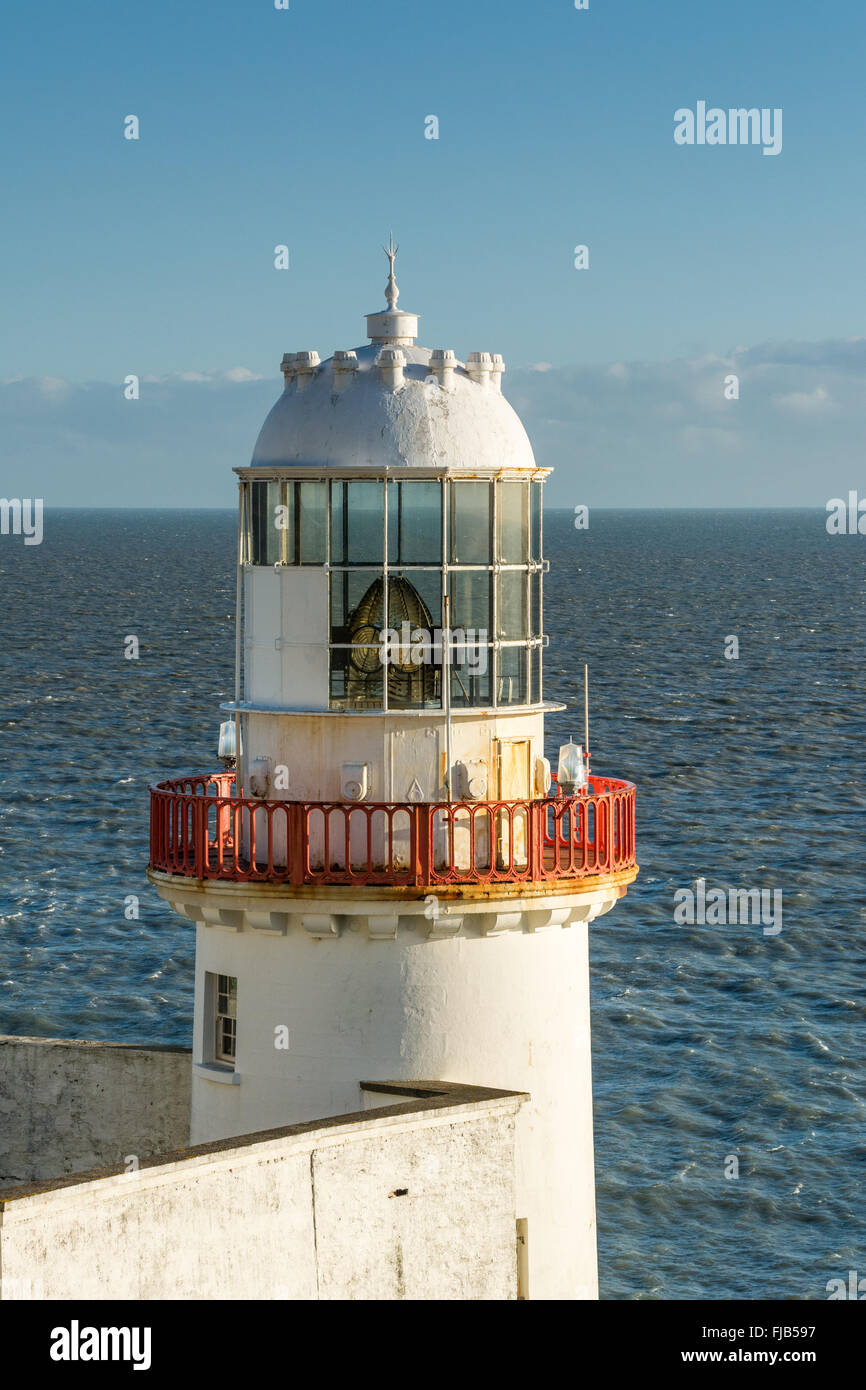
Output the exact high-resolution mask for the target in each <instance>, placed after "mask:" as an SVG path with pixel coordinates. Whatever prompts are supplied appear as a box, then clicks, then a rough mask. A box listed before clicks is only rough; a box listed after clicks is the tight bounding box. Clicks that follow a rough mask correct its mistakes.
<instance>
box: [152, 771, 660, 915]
mask: <svg viewBox="0 0 866 1390" xmlns="http://www.w3.org/2000/svg"><path fill="white" fill-rule="evenodd" d="M234 780H235V779H234V773H232V772H226V773H215V774H213V775H212V776H203V777H187V778H180V779H179V780H176V781H172V782H161V783H160V784H159V785H158V786H153V787H151V788H150V867H151V868H152V869H158V870H161V871H162V872H164V873H169V874H182V875H184V876H185V877H187V878H197V879H224V880H229V881H232V882H242V883H246V882H248V883H291V884H296V885H302V884H346V885H363V884H378V885H388V886H394V887H401V886H402V887H416V888H420V887H436V886H437V885H442V886H445V885H454V884H461V883H527V882H542V883H543V882H545V881H548V880H550V881H553V880H563V879H580V878H588V877H592V876H597V875H605V874H612V873H617V872H619V871H620V870H623V869H629V868H631V867H633V865H634V863H635V789H634V786H633V785H632V783H631V782H621V781H617V780H615V779H614V778H612V777H595V776H593V777H591V778H590V782H589V786H588V788H587V790H586V791H585V792H584V793H582V794H580V795H578V796H560V795H558V789H557V788H556V787H555V786H554V788H553V789H552V793H551V795H550V796H549V797H545V798H539V799H537V800H533V801H477V802H466V801H452V802H420V803H410V802H371V801H361V802H344V801H339V802H311V801H263V800H260V799H259V798H257V797H248V796H244V795H243V794H237V793H236V790H235V786H234Z"/></svg>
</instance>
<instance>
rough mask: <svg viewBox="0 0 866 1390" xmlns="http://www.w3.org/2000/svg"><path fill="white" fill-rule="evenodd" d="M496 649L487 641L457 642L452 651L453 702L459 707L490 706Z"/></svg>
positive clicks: (454, 706)
mask: <svg viewBox="0 0 866 1390" xmlns="http://www.w3.org/2000/svg"><path fill="white" fill-rule="evenodd" d="M492 674H493V650H492V648H491V647H488V645H487V643H486V642H478V641H475V642H467V643H466V644H465V645H464V644H462V643H460V642H456V643H454V644H453V645H452V650H451V704H452V707H453V708H455V709H465V708H470V707H477V706H479V705H490V704H492V703H493V701H492V700H491V698H490V693H491V681H492Z"/></svg>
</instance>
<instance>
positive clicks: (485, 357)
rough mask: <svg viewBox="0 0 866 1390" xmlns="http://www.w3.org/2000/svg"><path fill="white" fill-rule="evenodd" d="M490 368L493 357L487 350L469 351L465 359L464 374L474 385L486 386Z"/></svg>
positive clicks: (491, 367)
mask: <svg viewBox="0 0 866 1390" xmlns="http://www.w3.org/2000/svg"><path fill="white" fill-rule="evenodd" d="M500 360H501V359H500ZM492 370H493V358H492V357H491V356H490V353H489V352H470V354H469V356H468V357H467V359H466V375H467V376H468V377H469V379H470V381H474V382H475V384H476V386H486V385H487V383H488V381H489V380H490V374H491V372H492Z"/></svg>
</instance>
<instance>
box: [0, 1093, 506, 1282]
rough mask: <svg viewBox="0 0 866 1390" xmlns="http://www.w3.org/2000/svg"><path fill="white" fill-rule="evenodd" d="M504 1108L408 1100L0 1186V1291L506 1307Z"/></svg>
mask: <svg viewBox="0 0 866 1390" xmlns="http://www.w3.org/2000/svg"><path fill="white" fill-rule="evenodd" d="M391 1099H392V1101H393V1099H394V1098H393V1097H392V1098H391ZM520 1104H521V1098H520V1097H519V1096H506V1097H496V1098H489V1099H480V1100H475V1101H465V1100H461V1099H460V1098H459V1097H457V1098H456V1099H454V1100H453V1101H449V1102H447V1103H446V1104H445V1105H444V1106H443V1107H442V1108H432V1104H431V1102H430V1101H429V1100H428V1101H424V1100H421V1101H418V1102H414V1103H411V1104H409V1103H407V1104H405V1105H400V1106H398V1107H397V1109H396V1113H395V1111H394V1110H391V1111H389V1112H383V1111H376V1110H373V1111H371V1112H369V1114H364V1115H357V1114H356V1115H355V1116H354V1118H353V1119H352V1120H351V1121H350V1122H348V1123H346V1124H343V1125H323V1126H322V1127H320V1128H317V1129H315V1130H313V1131H307V1132H304V1133H303V1134H300V1135H298V1134H292V1133H288V1134H285V1133H284V1134H277V1135H274V1134H271V1135H266V1136H259V1137H258V1138H256V1139H254V1140H253V1141H252V1142H249V1141H246V1142H244V1143H240V1144H232V1143H230V1144H227V1145H225V1146H224V1147H222V1148H220V1149H218V1150H217V1151H213V1152H208V1153H204V1154H201V1153H190V1154H187V1155H181V1154H172V1155H167V1156H165V1157H164V1158H163V1159H160V1160H157V1161H155V1162H154V1163H153V1164H152V1165H151V1166H148V1167H144V1168H142V1169H141V1171H140V1172H138V1173H136V1174H134V1175H127V1174H123V1173H121V1174H112V1175H107V1176H100V1177H98V1178H96V1179H95V1180H93V1181H89V1182H82V1183H76V1182H72V1183H68V1182H67V1183H66V1184H65V1185H59V1186H55V1187H53V1188H51V1187H49V1188H46V1189H43V1190H40V1191H35V1192H28V1191H27V1190H23V1191H20V1192H18V1193H16V1192H15V1191H14V1190H12V1191H6V1192H5V1193H4V1192H0V1269H2V1276H3V1279H2V1284H0V1297H4V1298H8V1297H13V1298H14V1297H21V1296H25V1297H26V1296H33V1294H32V1293H31V1294H29V1295H28V1294H27V1293H24V1294H22V1293H21V1292H20V1291H21V1290H25V1289H26V1290H32V1291H33V1292H34V1293H35V1294H36V1296H37V1297H44V1298H48V1299H74V1300H75V1301H76V1302H78V1301H80V1300H81V1299H170V1298H183V1299H226V1298H228V1299H241V1298H250V1299H252V1298H256V1299H316V1298H322V1299H388V1300H390V1299H429V1300H434V1299H460V1300H480V1299H513V1298H515V1297H516V1292H517V1276H516V1258H515V1211H514V1115H515V1111H516V1110H517V1108H518V1107H519V1105H520ZM358 1105H359V1093H358V1088H357V1086H356V1088H355V1109H356V1111H357V1108H358ZM402 1189H408V1190H407V1191H406V1193H405V1195H403V1196H396V1195H392V1194H395V1193H396V1192H397V1191H399V1190H402Z"/></svg>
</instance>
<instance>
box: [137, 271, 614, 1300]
mask: <svg viewBox="0 0 866 1390" xmlns="http://www.w3.org/2000/svg"><path fill="white" fill-rule="evenodd" d="M394 254H395V252H394V248H393V245H392V246H391V247H390V248H389V251H388V255H389V260H390V275H389V279H388V285H387V290H386V298H387V308H386V309H385V310H383V311H380V312H377V313H373V314H369V315H368V316H367V332H368V336H369V339H370V341H369V343H367V344H366V345H365V346H363V347H358V348H356V349H354V350H348V351H337V352H335V353H334V355H333V356H332V357H331V358H329V359H328V360H327V361H324V362H322V361H320V359H319V356H318V353H316V352H312V351H307V352H296V353H291V354H288V355H287V356H285V357H284V358H283V361H282V371H283V375H284V378H285V389H284V391H283V393H282V395H281V396H280V398H279V400H278V401H277V403H276V404H275V405H274V407H273V409H272V410H271V412H270V414H269V415H268V417H267V419H266V421H265V423H264V426H263V427H262V430H261V433H260V435H259V438H258V442H257V443H256V447H255V450H254V453H253V457H252V462H251V464H250V466H249V467H245V468H238V469H237V470H236V471H237V473H238V477H239V493H240V502H239V519H238V619H237V652H236V656H237V677H236V682H237V683H236V692H235V700H234V701H233V702H232V704H231V705H230V706H227V707H226V716H225V718H226V724H225V725H224V727H223V745H224V746H223V749H222V751H223V753H224V754H225V755H226V761H228V760H229V757H230V756H231V755H232V753H233V752H234V751H235V748H236V751H237V772H236V774H235V772H234V771H226V772H225V773H217V774H210V775H203V776H201V777H192V778H186V779H180V780H176V781H171V782H165V783H163V784H161V785H160V787H158V788H154V789H152V822H151V867H150V876H151V878H152V880H153V881H154V883H155V884H156V885H157V888H158V890H159V892H160V894H161V895H162V896H163V897H164V898H165V899H167V901H168V902H170V903H171V904H172V906H173V907H174V908H175V909H176V910H177V911H179V912H182V913H184V914H185V915H187V916H188V917H190V918H192V919H193V920H194V921H195V922H196V924H197V941H196V982H195V1021H194V1029H195V1037H194V1049H193V1056H194V1077H193V1099H192V1125H191V1140H192V1142H193V1143H201V1142H204V1141H208V1140H213V1139H220V1138H225V1137H228V1136H234V1135H240V1134H246V1133H251V1132H254V1131H258V1130H263V1129H267V1128H270V1127H275V1126H281V1125H287V1124H294V1123H302V1122H306V1121H312V1120H316V1119H320V1118H322V1117H324V1116H333V1115H341V1114H348V1113H351V1112H353V1111H357V1110H358V1109H360V1108H361V1107H362V1105H363V1104H365V1103H366V1104H369V1103H370V1099H369V1093H367V1099H366V1101H365V1100H364V1099H363V1098H362V1093H361V1092H360V1090H359V1083H360V1082H361V1081H362V1080H363V1081H365V1082H370V1081H377V1080H380V1081H382V1082H385V1081H386V1080H394V1079H404V1080H412V1079H418V1078H427V1079H436V1080H440V1081H455V1082H463V1083H469V1084H474V1085H478V1086H489V1087H502V1088H508V1089H510V1090H512V1091H514V1090H516V1091H522V1092H527V1093H528V1094H529V1097H530V1099H529V1100H528V1101H527V1102H526V1104H525V1105H524V1106H523V1109H522V1111H521V1113H520V1116H519V1120H518V1139H517V1174H516V1191H517V1217H518V1224H519V1234H520V1240H521V1243H522V1245H523V1248H524V1249H525V1250H526V1251H527V1252H528V1285H527V1276H526V1274H525V1271H524V1275H523V1288H522V1292H523V1295H524V1296H529V1297H532V1298H557V1299H559V1298H593V1297H596V1296H597V1271H596V1239H595V1186H594V1169H593V1132H592V1078H591V1051H590V1008H589V963H588V924H589V923H590V922H591V921H592V920H593V919H594V918H595V917H598V916H600V915H601V914H602V913H605V912H608V911H609V910H610V909H611V908H612V907H613V905H614V904H615V902H616V901H617V899H618V898H620V897H622V896H623V895H624V893H625V891H626V888H627V885H628V884H629V883H630V882H631V881H632V880H633V879H634V877H635V875H636V873H637V866H636V864H635V856H634V788H633V787H632V786H631V785H630V784H628V783H626V782H622V781H617V780H614V779H611V778H605V777H596V776H595V775H594V774H590V775H589V777H588V780H587V778H586V776H582V775H581V772H580V760H579V758H578V759H577V763H578V766H577V770H574V769H573V768H572V769H571V771H570V781H569V784H568V785H567V786H564V785H558V784H557V782H556V779H555V778H553V779H552V778H551V770H550V764H549V763H548V761H547V760H546V758H545V747H544V716H545V712H546V711H547V710H550V709H551V708H557V707H554V706H551V705H546V704H545V703H544V700H543V689H542V656H543V651H544V647H545V642H546V639H545V637H544V633H543V621H542V614H543V607H542V577H543V575H544V573H545V571H546V569H547V564H546V562H545V561H544V559H543V556H542V524H541V517H542V508H541V490H542V485H543V482H544V479H545V477H546V476H547V473H548V472H549V470H546V469H543V468H539V467H538V466H537V464H536V462H535V459H534V457H533V453H532V449H531V447H530V443H529V439H528V437H527V435H526V432H525V430H524V428H523V426H522V424H521V422H520V420H519V418H518V416H517V415H516V413H515V412H514V410H513V409H512V408H511V406H510V405H509V404H508V402H507V401H506V399H505V398H504V396H503V395H502V392H501V378H502V372H503V370H504V367H503V362H502V358H501V357H500V356H498V355H496V354H490V353H487V352H471V353H470V354H469V355H468V357H467V358H466V361H465V363H464V362H462V361H460V360H458V359H457V357H456V355H455V353H454V352H453V351H452V350H450V349H437V350H435V351H430V350H429V349H427V348H422V347H419V346H417V345H416V337H417V331H418V319H417V316H416V315H414V314H411V313H409V312H407V311H405V310H403V309H400V308H398V307H397V299H398V290H397V286H396V283H395V280H394ZM235 731H236V732H235ZM233 732H235V737H234V739H232V738H230V737H229V736H230V735H231V734H232V733H233ZM231 745H234V746H231ZM562 780H563V779H560V781H562ZM566 793H567V794H566ZM387 1100H388V1098H387V1097H384V1096H383V1097H382V1099H381V1103H383V1104H384V1103H387ZM374 1102H375V1098H374ZM479 1181H483V1174H479ZM515 1296H517V1286H516V1283H515Z"/></svg>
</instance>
